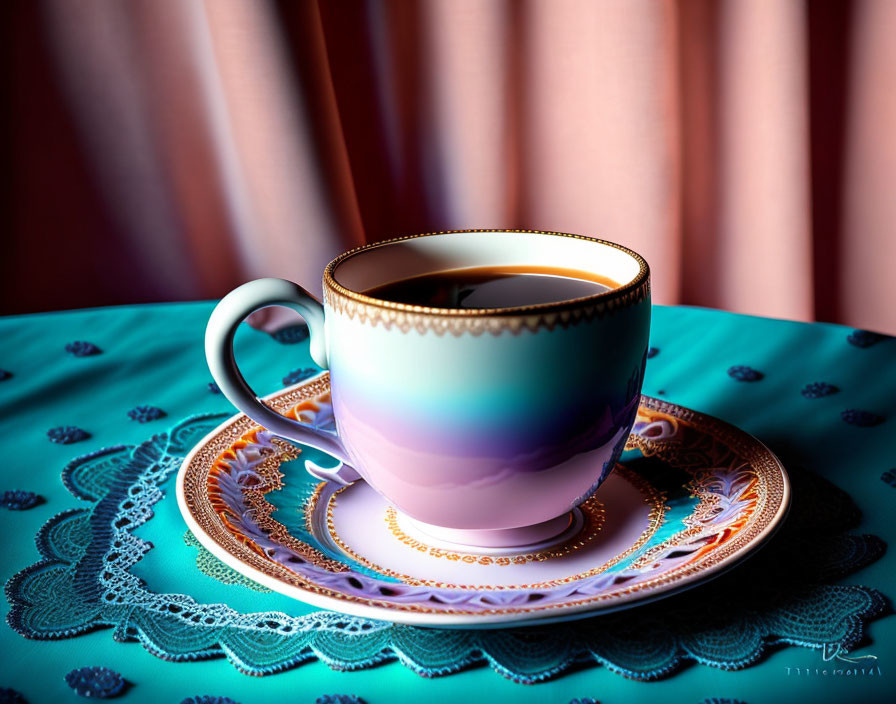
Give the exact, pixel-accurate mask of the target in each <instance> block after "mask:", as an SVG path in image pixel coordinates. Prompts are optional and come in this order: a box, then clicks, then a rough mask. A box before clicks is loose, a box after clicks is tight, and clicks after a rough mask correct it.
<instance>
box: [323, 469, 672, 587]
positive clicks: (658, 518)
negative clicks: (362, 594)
mask: <svg viewBox="0 0 896 704" xmlns="http://www.w3.org/2000/svg"><path fill="white" fill-rule="evenodd" d="M614 471H616V472H619V473H620V474H622V475H623V476H624V477H625V479H626V481H628V482H629V483H630V484H632V485H634V487H635V488H636V489H637V490H638V491H639V492H640V494H641V496H642V498H643V500H644V503H646V504H647V505H648V506H650V510H649V512H648V514H647V525H646V526H645V528H644V530H643V531H642V532H641V535H639V536H638V539H637V540H636V541H635V542H634V543H632V544H631V545H630V546H629V547H628V548H626V549H625V550H624V551H623V552H621V553H619V554H617V555H614V556H613V557H611V558H610V559H609V560H607V561H606V562H604V563H603V564H601V565H599V566H597V567H592V568H591V569H589V570H587V571H585V572H580V573H578V574H575V575H567V576H565V577H558V578H557V579H550V580H546V581H543V582H533V583H530V584H507V585H494V584H450V583H448V582H441V581H438V580H431V579H421V578H419V577H412V576H410V575H406V574H401V573H400V572H395V571H393V570H390V569H387V568H384V567H381V566H380V565H377V564H375V563H374V562H372V561H370V560H368V559H367V558H365V557H364V556H363V555H360V554H359V553H357V552H356V551H354V550H353V549H352V548H350V547H349V546H348V545H347V544H346V543H345V541H344V540H343V539H342V538H341V536H339V534H338V533H337V532H336V527H335V524H334V520H333V509H334V508H335V499H336V496H337V495H338V494H340V493H341V492H343V491H344V490H345V489H347V488H348V487H343V488H341V489H339V490H337V491H335V492H333V495H332V496H331V497H330V500H329V502H328V503H327V509H326V511H327V531H328V533H329V534H330V537H331V538H332V539H333V542H335V543H336V544H337V545H338V546H339V548H340V549H341V550H342V551H343V552H345V553H346V554H347V555H348V556H349V557H351V558H352V559H353V560H355V561H356V562H358V563H359V564H362V565H364V566H365V567H368V568H370V569H372V570H375V571H377V572H379V573H381V574H384V575H387V576H389V577H395V578H397V579H400V580H401V581H403V582H404V583H405V584H410V585H413V586H426V587H438V588H440V589H462V590H465V591H471V590H476V591H508V590H516V589H526V590H534V589H549V588H551V587H559V586H561V585H563V584H571V583H572V582H576V581H578V580H580V579H585V578H587V577H593V576H594V575H597V574H600V573H601V572H605V571H606V570H608V569H610V568H611V567H613V566H614V565H616V564H617V563H619V562H620V561H622V560H624V559H625V558H626V557H628V556H629V555H632V554H633V553H635V552H636V551H638V550H640V549H641V547H643V546H644V545H645V544H646V543H647V541H649V540H650V539H651V538H652V537H653V535H654V534H655V533H656V531H657V530H658V529H659V527H660V526H661V525H662V524H663V518H664V517H665V515H666V511H667V507H666V505H665V496H663V494H662V492H659V491H657V490H656V488H655V487H654V486H653V485H651V484H650V483H649V482H647V481H645V480H644V478H643V477H641V476H639V475H638V474H636V473H635V472H632V471H631V470H629V469H628V468H626V467H623V466H622V465H617V467H616V468H615V469H614ZM315 493H316V492H315ZM317 495H318V496H319V494H317ZM308 508H309V515H310V513H311V512H313V511H314V509H315V506H314V505H309V507H308ZM579 508H580V509H582V513H583V514H584V516H585V525H584V526H583V527H582V531H581V532H580V533H579V534H578V535H576V536H574V537H572V538H571V539H570V540H568V541H566V542H565V543H563V544H561V545H557V546H554V547H551V548H546V549H545V550H540V551H537V552H531V553H526V554H524V555H514V556H512V557H492V556H490V555H470V554H462V553H455V552H451V551H448V550H442V549H441V548H436V547H432V546H430V545H426V544H425V543H421V542H420V541H417V540H414V539H413V538H411V537H409V536H407V535H405V534H404V532H403V531H402V530H401V528H400V527H399V526H398V523H397V521H396V520H395V515H396V514H395V509H393V508H391V507H390V508H389V509H387V513H386V523H387V524H389V528H390V530H391V531H392V533H393V534H395V535H396V537H397V538H398V539H399V540H402V542H404V543H405V544H406V545H409V546H410V547H413V548H414V549H416V550H420V551H421V552H427V553H429V554H430V555H432V556H434V557H444V558H446V559H449V560H459V561H462V562H468V563H473V562H476V563H478V564H481V565H491V564H494V565H501V566H506V565H511V564H525V563H527V562H544V561H546V560H550V559H552V558H556V557H563V556H564V555H568V554H570V553H572V552H574V551H577V550H580V549H581V548H583V547H585V546H586V545H588V543H590V542H592V541H593V540H594V538H595V537H597V535H598V534H599V532H600V529H601V528H602V527H603V524H604V522H605V520H606V509H605V507H604V505H603V504H602V503H601V502H600V501H598V500H597V498H596V497H594V496H592V497H590V498H589V499H587V500H586V501H585V502H584V503H582V504H581V505H580V506H579ZM390 512H391V515H392V520H390ZM306 520H309V519H306ZM586 531H587V532H586ZM402 537H403V538H404V539H402Z"/></svg>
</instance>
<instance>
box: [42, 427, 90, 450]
mask: <svg viewBox="0 0 896 704" xmlns="http://www.w3.org/2000/svg"><path fill="white" fill-rule="evenodd" d="M47 437H48V438H50V441H51V442H58V443H59V444H60V445H71V444H72V443H73V442H80V441H81V440H86V439H87V438H89V437H90V433H88V432H87V431H86V430H82V429H81V428H79V427H77V426H75V425H60V426H59V427H58V428H50V429H49V430H48V431H47Z"/></svg>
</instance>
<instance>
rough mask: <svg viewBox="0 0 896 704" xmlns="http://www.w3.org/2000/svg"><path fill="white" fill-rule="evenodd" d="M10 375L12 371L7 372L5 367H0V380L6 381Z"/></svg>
mask: <svg viewBox="0 0 896 704" xmlns="http://www.w3.org/2000/svg"><path fill="white" fill-rule="evenodd" d="M11 376H12V372H8V371H6V370H5V369H0V381H6V380H7V379H9V378H10V377H11Z"/></svg>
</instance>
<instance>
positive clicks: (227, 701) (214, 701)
mask: <svg viewBox="0 0 896 704" xmlns="http://www.w3.org/2000/svg"><path fill="white" fill-rule="evenodd" d="M180 704H239V702H235V701H234V700H233V699H231V698H230V697H216V696H214V695H211V694H198V695H196V696H195V697H187V698H186V699H184V700H183V701H182V702H181V703H180Z"/></svg>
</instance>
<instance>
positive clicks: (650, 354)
mask: <svg viewBox="0 0 896 704" xmlns="http://www.w3.org/2000/svg"><path fill="white" fill-rule="evenodd" d="M659 353H660V348H659V347H648V348H647V359H653V358H654V357H656V356H657V355H658V354H659Z"/></svg>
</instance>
